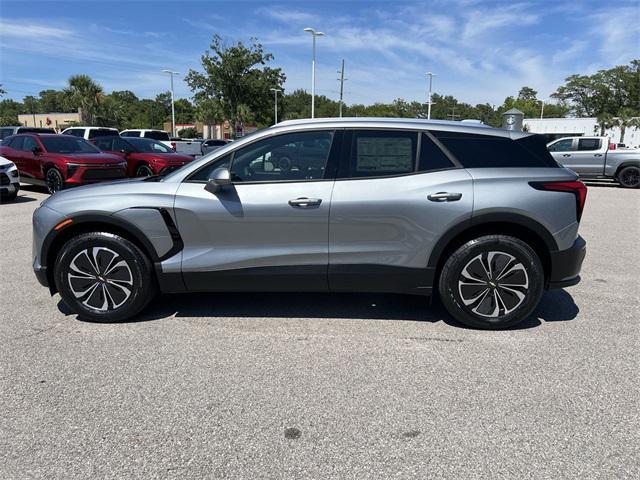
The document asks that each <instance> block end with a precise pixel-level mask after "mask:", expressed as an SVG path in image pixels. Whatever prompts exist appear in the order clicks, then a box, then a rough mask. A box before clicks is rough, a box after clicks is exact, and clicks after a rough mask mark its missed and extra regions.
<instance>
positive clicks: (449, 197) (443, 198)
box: [427, 192, 462, 202]
mask: <svg viewBox="0 0 640 480" xmlns="http://www.w3.org/2000/svg"><path fill="white" fill-rule="evenodd" d="M427 198H428V199H429V200H431V201H432V202H457V201H458V200H460V199H461V198H462V194H461V193H449V192H438V193H432V194H431V195H429V196H427Z"/></svg>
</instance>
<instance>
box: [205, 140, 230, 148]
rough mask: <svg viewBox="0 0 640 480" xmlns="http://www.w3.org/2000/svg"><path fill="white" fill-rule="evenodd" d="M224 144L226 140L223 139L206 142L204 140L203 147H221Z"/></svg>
mask: <svg viewBox="0 0 640 480" xmlns="http://www.w3.org/2000/svg"><path fill="white" fill-rule="evenodd" d="M226 144H227V142H225V141H224V140H207V141H206V142H204V146H205V147H222V146H224V145H226Z"/></svg>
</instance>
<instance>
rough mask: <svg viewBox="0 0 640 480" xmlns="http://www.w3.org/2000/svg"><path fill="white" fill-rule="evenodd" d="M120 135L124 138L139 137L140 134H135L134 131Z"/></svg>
mask: <svg viewBox="0 0 640 480" xmlns="http://www.w3.org/2000/svg"><path fill="white" fill-rule="evenodd" d="M120 135H122V136H123V137H139V136H140V132H133V131H129V132H122V133H121V134H120Z"/></svg>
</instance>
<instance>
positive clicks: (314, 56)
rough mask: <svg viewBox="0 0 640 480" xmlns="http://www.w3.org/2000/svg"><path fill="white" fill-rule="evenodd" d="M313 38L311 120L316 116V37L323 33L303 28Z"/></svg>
mask: <svg viewBox="0 0 640 480" xmlns="http://www.w3.org/2000/svg"><path fill="white" fill-rule="evenodd" d="M304 31H305V32H309V33H310V34H311V36H312V37H313V56H312V59H311V118H315V116H316V104H315V103H316V98H315V97H316V37H322V36H323V35H324V33H322V32H317V31H316V30H314V29H313V28H305V29H304Z"/></svg>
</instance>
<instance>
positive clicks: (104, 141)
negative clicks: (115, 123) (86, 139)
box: [93, 138, 113, 151]
mask: <svg viewBox="0 0 640 480" xmlns="http://www.w3.org/2000/svg"><path fill="white" fill-rule="evenodd" d="M112 143H113V139H111V138H100V139H98V140H96V141H95V142H93V144H94V145H95V146H96V147H98V148H99V149H100V150H103V151H110V150H111V145H112Z"/></svg>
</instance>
